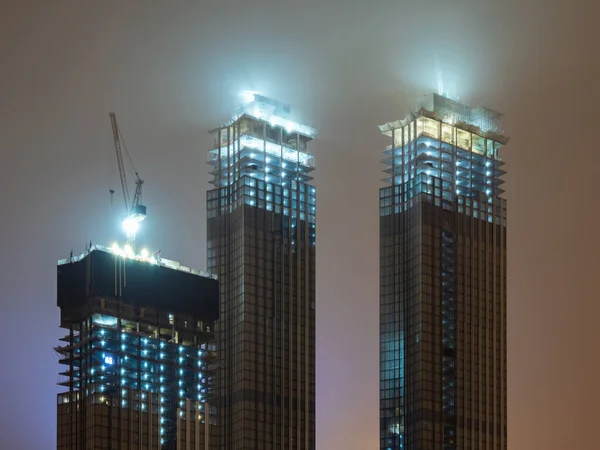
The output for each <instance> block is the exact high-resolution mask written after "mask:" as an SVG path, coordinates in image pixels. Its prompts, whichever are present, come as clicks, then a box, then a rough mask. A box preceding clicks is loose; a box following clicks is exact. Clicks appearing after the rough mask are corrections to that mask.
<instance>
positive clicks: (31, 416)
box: [0, 0, 600, 450]
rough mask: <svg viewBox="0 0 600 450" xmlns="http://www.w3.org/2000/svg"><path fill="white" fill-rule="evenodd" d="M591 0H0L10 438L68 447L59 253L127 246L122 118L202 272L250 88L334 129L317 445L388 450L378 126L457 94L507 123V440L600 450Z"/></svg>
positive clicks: (162, 235)
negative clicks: (231, 120) (429, 97)
mask: <svg viewBox="0 0 600 450" xmlns="http://www.w3.org/2000/svg"><path fill="white" fill-rule="evenodd" d="M578 3H579V5H578ZM584 3H585V2H584V1H581V2H577V0H576V1H571V2H567V1H560V0H546V1H542V0H503V1H498V0H497V1H493V2H492V1H488V0H462V1H457V0H451V1H439V0H438V1H432V0H424V1H418V2H417V1H413V2H410V1H405V0H372V1H363V2H348V1H342V0H303V1H295V2H288V1H276V0H256V1H242V0H221V1H218V2H217V1H213V2H209V1H187V2H184V1H178V2H166V1H164V2H159V1H143V2H142V1H139V2H134V1H132V0H122V1H59V0H55V1H38V2H30V1H25V0H21V1H16V0H15V1H6V0H5V1H4V2H2V9H1V11H2V12H1V13H0V69H1V72H0V151H1V157H2V158H1V163H0V183H1V184H0V188H1V189H0V192H1V194H0V237H1V241H0V243H1V245H0V248H1V249H2V254H3V258H2V263H1V264H2V265H1V269H2V270H0V302H1V306H2V307H1V309H0V342H1V343H2V347H1V348H2V362H1V363H0V448H2V449H5V448H6V449H11V450H38V449H53V448H55V427H56V417H55V415H56V406H55V405H56V392H57V391H58V388H57V387H56V385H55V384H56V382H57V380H58V375H57V373H58V369H59V366H58V364H57V362H56V361H57V357H56V355H55V354H54V352H53V350H52V348H53V346H54V345H56V343H57V338H58V337H59V336H60V335H61V334H62V333H63V331H62V330H60V329H59V328H58V318H59V315H58V309H57V308H56V306H55V305H56V297H55V291H56V260H57V259H59V258H65V257H67V256H68V254H69V251H70V250H71V249H73V250H74V251H75V253H80V252H81V251H82V250H83V247H84V244H85V243H86V242H89V241H90V240H91V241H92V242H93V243H99V244H100V243H102V244H110V243H112V242H113V241H114V240H115V238H117V237H119V238H121V234H120V231H119V230H118V228H117V226H116V225H115V224H116V222H117V217H118V216H119V215H120V214H121V213H122V211H123V205H122V203H121V191H120V183H119V177H118V172H117V165H116V159H115V154H114V147H113V142H112V133H111V129H110V122H109V118H108V113H109V112H110V111H115V112H116V114H117V118H118V120H119V123H120V126H121V130H122V132H123V135H124V137H125V142H126V143H127V147H128V148H129V151H130V152H131V154H132V157H133V159H134V162H135V164H136V166H137V169H138V170H139V172H140V175H141V176H142V178H144V180H145V181H146V183H145V184H144V202H145V203H146V205H147V206H148V213H149V217H148V219H147V222H146V223H145V228H144V230H143V232H142V233H141V235H140V238H139V240H140V241H141V242H142V243H145V244H147V245H148V246H149V248H151V249H153V250H154V249H162V252H163V255H164V256H165V257H167V258H170V259H175V260H179V261H181V262H182V263H184V264H185V265H188V266H192V267H195V268H199V269H203V268H205V236H206V224H205V222H206V214H205V191H206V190H207V189H208V188H209V184H208V181H209V175H208V171H209V167H208V166H207V165H206V164H205V161H206V153H207V151H208V150H209V148H210V146H211V144H212V138H211V137H210V136H209V134H208V130H209V129H211V128H214V127H216V126H218V125H219V124H221V123H223V122H225V121H226V120H227V119H228V117H229V115H230V112H231V110H232V109H233V108H234V107H235V106H236V105H237V104H238V103H239V101H240V98H239V96H238V93H239V92H240V91H242V90H245V89H252V90H259V91H262V92H263V93H264V94H265V95H268V96H271V97H274V98H277V99H280V100H281V101H283V102H286V103H290V104H291V105H292V111H293V112H295V114H296V117H297V118H298V119H300V120H302V121H303V122H306V123H308V124H310V125H313V126H315V127H317V128H318V129H319V130H320V135H319V138H318V140H317V141H315V142H314V145H313V147H312V150H313V152H314V154H315V155H316V161H317V170H316V172H315V175H316V182H315V184H316V186H317V195H318V197H317V255H318V256H317V305H318V306H317V367H318V368H317V441H318V447H319V448H320V449H322V450H324V449H338V448H344V449H348V450H366V449H375V448H377V445H378V421H379V417H378V395H379V394H378V302H379V299H378V290H379V288H378V283H379V279H378V264H379V262H378V221H379V216H378V188H379V187H380V186H381V182H380V178H382V173H381V169H382V165H381V164H380V163H379V159H380V158H381V152H382V149H383V147H384V146H385V145H386V144H387V141H386V139H385V138H383V137H382V136H380V135H379V132H378V128H377V125H379V124H381V123H384V122H386V121H392V120H396V119H399V118H402V117H404V116H405V114H406V113H407V112H408V110H409V108H412V107H413V106H414V103H415V99H416V98H417V97H418V96H420V95H421V94H423V93H425V92H431V91H437V90H438V89H439V88H440V87H442V86H443V89H444V90H445V91H447V92H448V93H449V94H450V95H454V96H458V97H460V99H461V101H464V102H467V103H469V104H472V105H477V104H483V105H484V106H488V107H490V108H493V109H496V110H499V111H501V112H503V113H504V114H505V121H504V128H505V131H506V134H507V135H509V136H511V141H510V142H509V145H508V146H507V147H506V148H505V150H504V153H503V157H504V159H505V161H506V162H507V170H508V171H509V173H508V175H507V176H506V189H507V192H506V198H507V199H508V204H509V220H508V227H509V238H508V247H509V250H508V254H509V259H508V265H509V268H508V301H509V306H508V311H509V317H508V332H509V335H508V342H509V348H508V363H509V410H508V412H509V449H510V450H532V449H533V450H536V449H544V450H564V449H566V448H573V449H578V450H597V449H598V440H597V429H598V425H597V417H598V407H597V405H598V404H599V403H600V389H599V387H598V380H600V363H599V357H600V352H599V351H598V348H599V344H600V337H599V336H600V332H599V331H598V328H597V327H596V322H597V320H598V317H599V316H600V302H599V301H598V300H599V294H598V280H599V279H600V262H599V261H600V258H599V255H600V244H599V240H598V229H599V228H598V220H599V218H600V214H599V205H598V201H597V198H598V188H597V182H595V181H594V180H595V179H596V177H598V168H599V167H600V144H599V142H600V141H599V139H598V137H597V131H596V130H597V128H598V121H599V119H600V113H599V109H598V107H599V105H600V94H599V93H598V86H597V83H598V80H599V79H600V50H598V46H597V45H595V43H597V42H598V34H597V31H596V30H597V23H596V20H595V18H596V16H597V13H598V6H597V5H596V4H595V3H593V2H592V1H591V0H588V2H587V5H585V4H584ZM593 8H596V11H595V12H594V10H593ZM130 186H131V187H130V189H133V178H132V177H130ZM111 188H112V189H115V190H116V194H115V200H117V204H116V205H115V207H114V209H115V210H114V211H113V212H112V213H111V209H110V206H109V202H110V198H109V193H108V190H109V189H111Z"/></svg>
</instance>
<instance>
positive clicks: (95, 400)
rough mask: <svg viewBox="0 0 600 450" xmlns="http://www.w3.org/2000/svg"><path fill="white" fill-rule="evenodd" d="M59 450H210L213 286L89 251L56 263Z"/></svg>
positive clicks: (146, 259)
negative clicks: (61, 333)
mask: <svg viewBox="0 0 600 450" xmlns="http://www.w3.org/2000/svg"><path fill="white" fill-rule="evenodd" d="M57 287H58V294H57V297H58V306H59V307H60V314H61V316H60V317H61V319H60V320H61V327H62V328H65V329H67V330H69V333H68V334H67V335H66V336H65V337H64V338H63V339H62V341H63V344H61V345H60V346H58V347H57V348H56V352H57V353H58V355H59V358H60V363H61V364H62V365H63V366H64V367H65V370H64V371H63V372H62V373H61V374H60V375H61V381H60V382H59V384H60V385H61V386H65V387H66V388H67V391H66V392H64V393H61V394H58V407H57V408H58V432H57V448H58V450H112V449H116V448H118V449H121V448H127V449H139V450H175V449H181V450H192V449H193V450H208V449H209V448H211V443H210V440H209V438H210V436H211V435H212V434H213V432H212V431H211V430H210V428H211V427H212V426H213V425H212V424H213V423H214V419H212V418H211V417H210V415H211V414H210V411H209V407H208V405H207V399H208V398H209V395H210V392H209V390H210V378H211V373H210V366H211V364H212V360H213V359H214V352H213V351H212V350H211V349H210V347H209V345H208V343H209V342H210V341H211V340H212V339H213V324H214V322H215V320H216V319H217V314H218V298H219V295H218V282H217V280H216V279H214V277H212V276H210V275H208V274H202V273H199V272H196V271H193V270H190V269H189V268H186V267H183V266H181V265H179V264H178V263H176V262H174V261H169V260H166V259H158V258H157V256H154V255H148V254H145V252H144V254H143V255H141V256H136V255H134V254H133V253H132V252H131V249H130V248H126V249H125V250H122V249H119V248H117V247H114V248H105V247H99V246H96V247H92V248H90V249H89V250H88V251H86V252H85V253H84V254H83V255H81V256H77V257H73V256H71V257H70V258H69V259H66V260H63V261H59V264H58V286H57Z"/></svg>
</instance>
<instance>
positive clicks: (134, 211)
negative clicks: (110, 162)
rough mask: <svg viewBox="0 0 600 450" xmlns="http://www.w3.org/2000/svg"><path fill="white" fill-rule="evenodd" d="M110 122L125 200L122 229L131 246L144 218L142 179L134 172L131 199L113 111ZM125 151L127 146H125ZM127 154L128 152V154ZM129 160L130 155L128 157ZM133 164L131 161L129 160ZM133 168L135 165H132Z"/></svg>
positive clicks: (118, 131) (119, 134) (119, 135)
mask: <svg viewBox="0 0 600 450" xmlns="http://www.w3.org/2000/svg"><path fill="white" fill-rule="evenodd" d="M109 116H110V124H111V126H112V132H113V139H114V142H115V152H116V154H117V165H118V166H119V175H120V177H121V188H122V189H123V200H124V202H125V213H126V217H125V220H123V229H124V230H125V233H126V234H127V239H128V241H129V243H130V244H131V245H132V246H133V245H134V243H135V236H136V233H137V231H138V230H139V227H140V223H141V222H142V221H143V220H144V219H145V218H146V207H145V206H144V205H142V203H141V202H142V185H143V184H144V181H143V180H142V179H141V178H140V176H139V174H138V173H137V172H135V177H136V180H135V192H134V194H133V201H131V197H130V196H129V187H128V186H127V172H126V171H125V163H124V161H123V151H122V145H121V131H120V130H119V125H118V123H117V117H116V115H115V113H113V112H111V113H110V114H109ZM125 151H127V148H125ZM128 156H129V154H128ZM129 159H130V161H131V157H129ZM131 164H132V165H133V161H131ZM134 170H135V167H134Z"/></svg>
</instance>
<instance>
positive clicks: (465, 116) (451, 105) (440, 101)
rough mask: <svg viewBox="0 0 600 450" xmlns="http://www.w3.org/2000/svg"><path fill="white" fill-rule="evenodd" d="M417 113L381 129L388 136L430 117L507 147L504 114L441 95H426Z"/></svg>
mask: <svg viewBox="0 0 600 450" xmlns="http://www.w3.org/2000/svg"><path fill="white" fill-rule="evenodd" d="M416 111H417V112H416V113H413V112H411V113H410V114H408V115H407V116H406V117H405V118H404V119H401V120H397V121H395V122H388V123H385V124H383V125H380V126H379V129H380V130H381V132H382V133H383V134H384V135H386V136H391V135H392V130H395V129H398V128H402V127H405V126H406V125H408V124H409V123H410V122H412V121H413V120H415V119H417V118H418V117H428V118H430V119H433V120H437V121H438V122H442V123H445V124H448V125H451V126H453V127H455V128H458V129H461V130H464V131H468V132H470V133H473V134H476V135H478V136H481V137H485V138H489V139H492V140H494V141H496V142H499V143H501V144H502V145H505V144H506V143H507V142H508V137H506V136H504V135H503V130H502V121H501V119H502V114H501V113H499V112H497V111H494V110H492V109H489V108H485V107H483V106H477V107H471V106H469V105H466V104H463V103H460V102H458V101H456V100H453V99H451V98H447V97H444V96H441V95H438V94H433V93H432V94H427V95H425V96H423V97H421V98H420V99H419V100H418V101H417V105H416Z"/></svg>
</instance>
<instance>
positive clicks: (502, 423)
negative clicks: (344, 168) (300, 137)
mask: <svg viewBox="0 0 600 450" xmlns="http://www.w3.org/2000/svg"><path fill="white" fill-rule="evenodd" d="M417 110H418V112H417V113H415V114H410V115H409V116H408V117H406V118H405V119H404V120H399V121H397V122H393V123H387V124H385V125H382V126H380V129H381V131H382V133H383V134H384V135H386V136H387V137H389V138H390V139H391V144H390V145H389V146H388V147H387V149H386V150H385V158H384V159H383V162H384V164H385V165H386V169H385V173H386V176H385V178H384V181H385V182H386V183H388V184H389V186H387V187H384V188H382V189H381V190H380V448H381V449H382V450H388V449H394V450H396V449H406V450H434V449H435V450H438V449H444V450H454V449H461V450H462V449H464V450H471V449H472V450H475V449H477V450H484V449H485V450H505V449H506V436H507V431H506V201H505V200H504V199H503V198H502V197H501V195H502V193H503V192H504V191H503V190H502V188H501V185H502V181H501V177H502V175H503V174H504V170H503V163H502V161H501V159H500V156H499V154H498V151H499V149H500V148H501V147H502V146H503V145H504V144H506V142H507V140H508V139H507V138H505V137H504V136H502V134H501V129H500V116H501V115H500V114H499V113H497V112H494V111H491V110H489V109H487V108H481V107H478V108H471V107H469V106H466V105H463V104H461V103H459V102H457V101H454V100H451V99H449V98H445V97H442V96H439V95H435V94H433V95H428V96H426V97H425V98H424V99H422V100H421V101H420V102H419V105H418V108H417Z"/></svg>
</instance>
